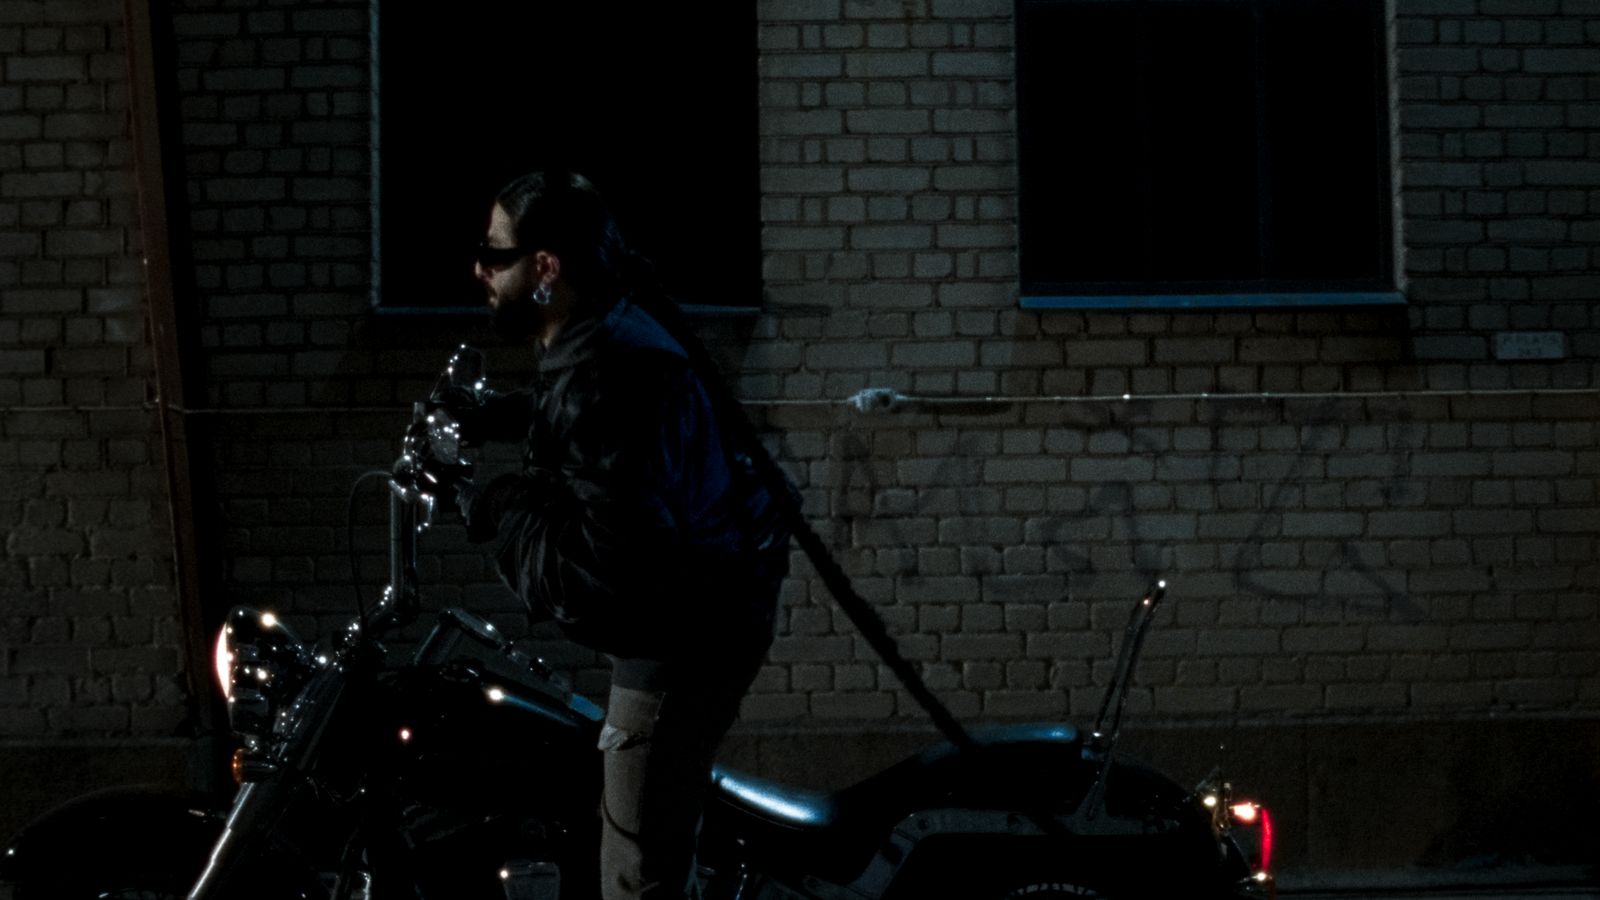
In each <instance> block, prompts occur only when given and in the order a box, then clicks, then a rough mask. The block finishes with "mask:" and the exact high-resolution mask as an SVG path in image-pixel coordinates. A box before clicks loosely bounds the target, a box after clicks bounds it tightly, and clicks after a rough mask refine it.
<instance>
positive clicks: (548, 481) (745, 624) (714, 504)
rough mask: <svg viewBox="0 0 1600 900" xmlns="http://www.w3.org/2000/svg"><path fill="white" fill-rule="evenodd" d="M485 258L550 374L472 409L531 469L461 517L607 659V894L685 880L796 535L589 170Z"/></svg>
mask: <svg viewBox="0 0 1600 900" xmlns="http://www.w3.org/2000/svg"><path fill="white" fill-rule="evenodd" d="M475 271H476V275H477V277H478V280H479V281H481V282H482V283H483V285H484V289H485V292H486V294H487V297H488V302H489V305H490V307H491V308H492V309H493V311H494V319H495V324H496V328H497V330H498V331H500V333H501V334H502V335H503V336H505V337H507V338H509V339H511V340H513V341H518V342H526V343H527V344H528V346H529V348H530V350H531V352H533V353H534V355H535V357H536V358H537V361H538V379H537V384H536V385H535V387H534V389H533V390H531V391H529V392H519V393H515V394H507V395H503V396H501V397H499V398H497V399H495V400H494V401H492V402H490V403H487V404H485V405H484V406H483V407H482V408H480V409H477V410H462V411H461V418H462V424H463V428H464V431H465V432H466V433H465V435H464V436H465V437H467V438H469V439H477V440H484V439H490V440H492V439H501V440H511V439H520V440H523V441H524V452H523V471H522V473H521V474H519V475H507V476H501V477H500V478H497V479H495V480H494V481H493V482H491V483H490V484H489V485H487V486H482V485H477V484H472V483H468V484H465V485H463V486H462V488H461V490H460V494H459V501H460V507H461V511H462V515H463V518H464V519H465V520H466V522H467V527H468V533H469V534H470V535H471V536H472V537H473V538H474V539H475V540H489V539H491V538H494V537H496V536H498V537H499V539H500V544H499V549H498V552H497V560H498V563H499V568H500V572H501V575H502V577H503V578H504V579H505V581H506V583H507V584H508V585H509V586H510V587H511V588H512V589H513V590H514V591H516V592H517V594H518V595H519V596H521V597H522V598H523V599H524V601H525V602H527V603H528V604H529V606H530V609H533V610H537V611H543V612H546V613H548V614H550V615H552V616H554V617H555V619H556V620H557V622H559V623H560V624H561V626H562V627H563V629H564V630H565V631H566V633H567V634H568V635H569V636H570V637H572V638H573V639H574V640H577V641H579V642H580V643H583V644H585V645H587V646H590V647H593V648H595V649H597V650H600V651H602V652H604V653H606V654H607V655H608V656H609V657H610V658H611V660H612V688H611V696H610V703H609V708H608V711H607V715H606V723H605V726H604V728H603V730H602V732H601V735H600V748H601V749H602V750H603V751H605V792H604V800H603V804H602V814H603V819H604V822H603V829H602V838H601V877H602V894H603V896H605V897H606V898H608V900H613V898H655V897H681V896H683V893H684V891H685V889H686V885H687V883H688V880H689V877H690V874H691V873H690V870H691V868H692V864H693V857H694V840H695V830H696V827H697V823H698V820H699V815H700V809H701V806H702V803H703V800H704V794H705V789H706V785H707V779H708V775H709V772H710V766H711V761H712V758H713V756H714V754H715V752H716V747H717V744H718V743H719V742H720V741H721V739H722V736H723V734H724V733H725V732H726V731H727V729H728V727H729V726H730V725H731V724H732V722H733V719H734V717H735V715H736V714H737V712H738V707H739V700H740V698H741V697H742V696H743V694H744V692H745V690H746V689H747V688H748V687H749V684H750V682H751V680H752V679H753V678H754V677H755V673H756V671H757V669H758V668H759V666H760V664H761V660H762V659H763V657H764V656H765V654H766V649H767V646H768V645H769V644H770V643H771V640H772V632H773V620H774V615H775V609H776V598H777V591H778V587H779V583H780V582H781V580H782V577H783V575H784V573H785V572H786V570H787V565H788V557H787V545H788V533H787V531H786V530H785V528H784V527H783V526H782V524H781V522H780V521H779V515H778V512H777V508H776V504H774V503H773V502H772V501H771V498H770V497H769V496H768V494H767V492H766V490H765V489H764V488H763V487H761V485H760V483H759V480H758V479H757V478H756V477H755V476H754V474H753V473H752V472H751V471H750V464H749V460H748V457H747V456H746V455H745V453H744V452H743V450H742V449H741V448H740V447H738V446H735V441H734V440H732V438H731V437H730V433H731V432H730V430H728V429H725V428H724V427H723V422H722V419H723V417H724V416H725V415H729V414H733V415H737V414H739V413H738V412H737V410H732V411H730V410H725V409H718V408H717V407H716V405H715V404H714V403H713V402H712V400H711V399H710V395H709V394H708V392H707V390H706V386H705V384H704V383H703V382H702V380H701V378H702V375H704V376H705V377H708V378H714V377H716V375H715V373H711V372H702V371H697V368H696V367H695V366H694V365H692V364H691V362H690V359H691V354H690V353H689V352H688V351H687V350H686V349H685V347H686V345H687V346H690V347H693V346H694V344H693V341H694V338H693V336H692V335H688V334H674V333H671V332H670V331H669V330H668V329H667V328H666V327H663V325H662V324H661V321H660V319H666V320H667V321H674V320H675V316H672V315H671V314H672V312H673V309H672V308H671V307H670V303H671V301H670V300H667V299H666V298H665V297H663V296H661V295H660V293H659V291H656V290H653V289H652V288H653V283H652V282H651V281H650V280H649V279H648V278H641V277H640V276H639V275H638V274H637V273H638V272H639V271H640V270H639V268H638V267H637V265H636V258H635V257H633V256H631V255H630V254H629V253H628V251H627V249H626V247H625V245H624V244H623V242H622V238H621V235H620V233H619V231H618V229H617V226H616V223H615V221H614V220H613V219H612V217H611V215H610V214H609V212H608V211H607V210H606V207H605V205H604V203H603V202H602V201H601V199H600V196H599V194H598V193H597V192H596V191H595V190H594V187H593V186H592V185H591V184H590V183H589V182H588V181H587V180H585V179H583V178H582V177H581V176H576V175H571V174H567V173H537V172H536V173H532V174H530V175H526V176H524V177H522V178H519V179H517V180H516V181H513V182H512V183H511V184H509V185H507V186H506V188H505V189H504V190H502V191H501V193H500V195H499V197H498V198H497V201H496V203H495V205H494V208H493V209H492V210H491V213H490V220H489V227H488V231H487V235H486V237H485V239H484V242H483V244H482V245H481V246H480V249H479V254H478V261H477V265H476V270H475ZM648 308H654V309H655V310H656V311H657V313H658V315H652V314H651V312H650V311H649V309H648ZM695 355H696V356H697V357H698V358H700V359H704V354H703V351H700V352H698V353H697V354H695ZM702 368H704V366H703V365H702Z"/></svg>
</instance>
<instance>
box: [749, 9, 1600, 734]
mask: <svg viewBox="0 0 1600 900" xmlns="http://www.w3.org/2000/svg"><path fill="white" fill-rule="evenodd" d="M1595 12H1596V11H1595V9H1593V8H1591V7H1589V6H1586V5H1584V4H1576V3H1566V4H1557V3H1554V2H1552V3H1547V4H1542V5H1538V6H1537V8H1535V7H1533V6H1529V5H1527V4H1514V5H1512V6H1500V7H1497V6H1495V4H1493V3H1484V4H1482V5H1481V7H1480V5H1479V4H1478V3H1477V2H1475V0H1464V2H1451V3H1407V2H1401V3H1400V4H1399V9H1398V10H1397V15H1395V16H1394V21H1393V25H1392V32H1393V40H1394V42H1395V44H1396V48H1397V53H1396V59H1397V65H1396V73H1395V82H1396V84H1395V89H1394V90H1395V96H1396V104H1395V105H1396V113H1397V118H1398V123H1399V131H1398V139H1397V141H1396V143H1397V145H1398V147H1399V150H1400V154H1399V157H1398V160H1397V164H1396V169H1397V171H1398V173H1399V183H1400V185H1401V191H1402V192H1401V195H1400V198H1399V199H1400V201H1401V203H1402V209H1403V225H1402V234H1403V240H1404V241H1405V244H1406V246H1405V254H1404V258H1405V260H1406V265H1407V270H1406V276H1407V280H1408V290H1407V294H1408V298H1409V300H1410V303H1409V305H1408V307H1407V308H1405V309H1403V310H1393V311H1388V310H1383V311H1316V310H1312V311H1298V312H1286V311H1266V312H1221V313H1180V314H1170V313H1152V312H1140V313H1131V314H1121V313H1087V314H1085V313H1069V312H1030V311H1023V310H1019V309H1017V288H1016V283H1015V274H1016V273H1015V266H1014V263H1015V248H1016V243H1017V240H1018V238H1017V236H1016V233H1015V229H1014V227H1013V223H1014V217H1015V212H1014V205H1015V191H1016V183H1017V182H1016V174H1015V158H1016V148H1015V140H1014V128H1015V126H1014V117H1013V105H1014V93H1013V82H1012V71H1011V56H1010V50H1011V47H1012V40H1013V38H1012V32H1011V16H1012V5H1011V4H1010V3H1007V2H983V0H933V2H909V3H900V2H887V3H885V2H844V3H842V4H841V3H837V2H835V3H804V2H772V3H766V4H763V6H762V21H763V25H762V28H761V32H760V41H761V46H762V51H763V63H762V69H761V71H762V79H763V81H762V97H763V107H762V119H761V122H762V138H763V145H762V146H763V157H762V162H763V198H764V204H765V207H764V208H765V211H766V221H767V228H766V231H765V242H764V246H765V248H766V251H767V257H766V273H767V277H768V286H769V299H770V301H771V302H772V303H773V306H774V309H775V315H776V316H777V318H778V319H779V321H777V322H776V323H774V324H773V326H772V327H771V328H769V329H768V331H767V332H766V333H765V335H764V336H765V337H770V338H771V340H772V343H771V344H770V345H764V346H759V347H757V348H753V350H752V352H751V354H750V357H751V361H753V365H749V364H748V363H747V367H746V370H745V373H744V375H743V384H744V386H745V389H746V392H747V394H748V395H750V396H760V397H770V398H772V399H775V400H783V401H789V402H792V401H796V400H803V399H817V400H832V401H837V400H839V399H840V398H842V397H843V396H844V395H846V394H848V393H849V392H851V391H854V390H857V389H859V388H862V387H866V386H869V385H870V386H878V385H882V386H888V387H894V388H897V389H899V390H901V391H903V392H906V393H912V394H923V395H935V396H938V395H956V396H958V397H971V398H973V399H972V400H971V401H970V402H968V403H966V404H963V405H962V406H961V407H959V410H958V411H957V412H955V413H941V412H940V409H941V408H943V409H952V408H953V407H951V406H949V405H946V406H943V407H941V406H940V405H937V404H934V403H925V404H915V403H914V404H911V406H910V408H909V410H908V411H907V412H904V413H901V414H898V415H890V416H883V417H878V418H872V419H864V418H862V417H860V416H857V415H855V414H852V413H849V412H845V411H841V410H840V409H838V408H837V407H836V406H835V407H834V408H832V409H829V408H827V407H826V406H823V405H821V404H819V405H817V406H816V407H812V408H804V407H793V406H783V407H779V408H778V411H777V417H776V420H775V421H776V423H777V424H778V425H779V426H780V427H781V428H782V429H783V430H785V431H786V432H787V435H786V438H785V449H786V456H788V457H789V458H790V459H794V460H797V461H800V462H802V463H803V466H804V471H805V472H806V474H807V476H808V496H809V499H810V501H811V503H810V505H811V509H812V510H813V511H814V512H816V513H819V514H820V513H821V511H823V510H826V511H827V514H828V517H829V518H830V520H831V521H830V522H829V525H830V527H831V533H832V537H833V540H834V543H835V546H836V547H838V548H839V549H840V551H841V553H842V554H844V555H845V556H846V557H847V559H848V561H849V563H850V566H849V567H850V568H851V570H852V571H853V572H854V573H855V574H856V575H857V576H858V578H859V579H860V580H861V583H862V585H863V588H864V589H865V590H867V591H868V592H869V596H873V597H875V598H876V599H878V600H880V602H882V603H883V604H885V611H886V614H887V615H888V616H889V617H890V619H891V621H892V622H893V623H894V624H895V625H896V626H897V628H898V630H899V631H900V632H901V633H903V634H907V635H909V637H908V638H907V640H906V644H907V647H908V649H909V650H910V651H911V652H912V653H913V654H914V655H915V656H917V657H919V658H921V659H924V660H926V661H927V665H928V671H929V674H930V677H931V678H932V679H933V680H934V682H935V683H936V685H937V686H938V687H939V688H940V689H941V691H942V693H943V694H944V695H945V696H947V697H949V698H950V699H951V701H952V704H953V706H954V707H955V708H956V709H957V711H958V712H960V713H962V714H966V715H973V716H986V717H997V718H998V717H1007V716H1015V715H1056V714H1060V713H1062V712H1066V711H1070V712H1072V713H1073V714H1074V715H1076V716H1082V715H1084V714H1085V713H1092V706H1093V704H1094V703H1095V702H1096V701H1097V699H1098V697H1097V692H1096V691H1095V690H1093V686H1094V685H1097V684H1102V683H1104V681H1105V679H1106V677H1107V675H1108V668H1109V666H1108V664H1107V659H1106V657H1107V656H1108V655H1109V652H1110V649H1111V641H1110V637H1111V635H1112V633H1113V632H1114V631H1115V630H1116V629H1117V628H1118V627H1119V624H1120V622H1121V620H1122V616H1123V615H1124V614H1125V612H1124V607H1125V604H1126V602H1127V600H1128V598H1131V597H1132V596H1134V595H1135V594H1136V592H1137V591H1138V590H1139V588H1140V587H1141V586H1142V584H1143V582H1144V581H1145V580H1147V579H1148V578H1149V577H1151V576H1153V575H1154V574H1155V573H1158V572H1160V573H1164V574H1166V575H1167V576H1168V577H1169V578H1170V579H1171V580H1172V582H1173V585H1174V590H1173V600H1172V603H1173V605H1172V608H1171V609H1170V610H1168V611H1167V614H1166V616H1165V618H1164V619H1163V620H1162V621H1161V623H1160V625H1159V626H1158V630H1157V631H1156V632H1155V633H1154V634H1153V636H1152V637H1151V641H1150V644H1149V648H1148V655H1149V658H1148V660H1147V662H1146V664H1145V665H1144V666H1143V667H1142V669H1141V677H1142V681H1143V685H1142V686H1141V688H1140V690H1139V691H1138V693H1137V694H1136V696H1135V702H1136V703H1138V704H1139V705H1141V706H1143V707H1144V708H1145V709H1147V710H1151V711H1152V712H1153V717H1154V718H1155V719H1157V720H1160V721H1173V722H1177V721H1198V720H1205V719H1221V720H1249V719H1275V718H1278V717H1281V716H1284V715H1291V716H1307V717H1313V718H1314V717H1329V718H1337V717H1341V716H1349V715H1370V714H1374V713H1378V714H1383V715H1389V716H1400V717H1422V718H1426V717H1436V716H1451V715H1457V714H1467V713H1471V712H1474V711H1479V710H1484V709H1496V710H1503V711H1530V710H1544V711H1563V712H1564V711H1570V710H1572V709H1574V708H1584V709H1593V708H1594V706H1595V704H1596V703H1597V701H1600V680H1597V672H1600V655H1597V652H1596V651H1597V648H1600V629H1597V628H1596V627H1595V626H1596V624H1600V623H1596V621H1595V620H1596V615H1597V609H1596V588H1595V586H1594V585H1595V576H1596V575H1597V574H1600V567H1597V556H1596V549H1597V548H1596V536H1597V533H1600V507H1597V505H1596V498H1595V489H1596V478H1597V475H1600V456H1597V453H1596V447H1597V441H1596V433H1595V426H1594V424H1593V423H1594V421H1595V417H1596V413H1597V412H1600V405H1597V403H1596V395H1595V393H1593V390H1594V388H1596V387H1597V382H1596V360H1597V358H1600V344H1597V335H1600V331H1597V326H1600V318H1597V316H1600V304H1596V303H1595V300H1596V299H1600V277H1597V275H1596V272H1597V270H1600V265H1597V263H1600V257H1597V256H1596V249H1595V245H1594V242H1593V240H1592V239H1591V238H1590V237H1588V236H1587V235H1589V234H1590V232H1591V231H1592V220H1593V215H1594V212H1595V210H1596V203H1600V192H1597V188H1600V170H1596V169H1595V168H1594V167H1593V164H1592V163H1590V162H1589V161H1588V160H1590V159H1592V158H1593V157H1594V155H1595V152H1596V149H1597V142H1600V138H1597V135H1596V132H1595V130H1594V121H1593V116H1592V113H1591V112H1590V110H1589V107H1590V106H1592V101H1593V99H1594V91H1595V90H1596V81H1595V78H1594V75H1595V73H1596V71H1597V69H1600V64H1597V63H1600V61H1597V60H1596V59H1595V58H1594V56H1593V53H1592V51H1589V50H1586V49H1579V46H1578V45H1580V44H1581V43H1582V42H1584V41H1586V40H1588V41H1592V39H1593V35H1594V34H1595V31H1596V28H1597V25H1596V22H1595V21H1594V16H1595ZM786 307H787V308H786ZM1507 331H1511V332H1515V331H1559V332H1562V333H1563V334H1564V335H1565V340H1566V347H1567V353H1566V358H1565V359H1562V360H1557V361H1549V362H1514V363H1512V362H1503V361H1498V360H1496V359H1495V357H1494V349H1493V348H1494V336H1495V334H1496V333H1497V332H1507ZM1513 389H1516V390H1521V391H1522V392H1521V393H1515V394H1506V395H1496V394H1486V393H1482V392H1486V391H1497V390H1513ZM1567 390H1574V391H1576V392H1575V393H1567V392H1566V391H1567ZM1125 393H1132V394H1134V395H1136V396H1137V395H1146V396H1149V395H1155V396H1157V397H1159V396H1161V395H1169V394H1179V395H1191V394H1200V393H1206V394H1211V395H1224V394H1248V395H1257V394H1260V393H1270V394H1273V395H1282V394H1302V395H1312V396H1309V397H1306V398H1304V399H1286V398H1282V397H1277V396H1274V397H1271V398H1265V399H1263V398H1259V397H1252V399H1248V400H1246V399H1242V398H1232V399H1229V398H1226V397H1221V396H1212V397H1210V398H1208V399H1198V398H1189V397H1176V398H1168V399H1154V400H1138V399H1135V400H1133V401H1124V400H1123V399H1122V396H1121V395H1123V394H1125ZM986 397H996V398H999V399H998V400H992V401H991V400H988V399H980V398H986ZM795 595H796V597H797V598H798V602H797V603H796V604H794V605H793V607H792V608H791V613H790V619H789V629H788V633H787V634H785V635H784V636H783V637H782V638H780V641H779V644H778V645H777V647H776V648H775V650H774V665H773V666H772V667H771V668H770V669H769V671H768V675H769V676H770V677H769V678H768V679H765V680H764V681H763V683H762V687H764V688H765V689H766V690H767V691H768V693H765V694H762V695H760V696H758V697H756V698H753V699H752V701H751V703H750V705H749V707H748V708H747V715H751V716H758V717H771V718H773V719H777V720H783V721H791V720H792V721H799V720H802V719H804V718H805V717H807V716H809V717H811V718H813V719H815V718H818V717H830V716H840V717H845V718H875V717H879V716H885V715H894V714H899V713H906V712H909V709H908V707H907V704H906V698H904V697H903V696H899V695H898V693H897V692H896V691H895V690H894V686H893V685H892V683H890V682H889V681H888V676H887V675H886V673H883V672H881V671H880V670H879V667H878V666H876V665H874V664H873V663H872V661H871V659H870V655H869V654H868V653H867V651H865V649H864V648H863V647H862V646H861V645H860V642H859V640H857V639H854V638H852V637H851V636H850V635H851V629H850V628H849V626H848V624H847V623H844V622H842V621H840V617H839V616H838V614H837V613H835V612H833V611H832V610H831V609H830V605H829V603H828V602H827V600H826V598H825V597H824V596H822V595H821V588H820V585H817V584H812V585H809V589H808V590H807V591H805V592H800V591H796V592H795ZM1148 718H1149V717H1148V716H1147V719H1148Z"/></svg>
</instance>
